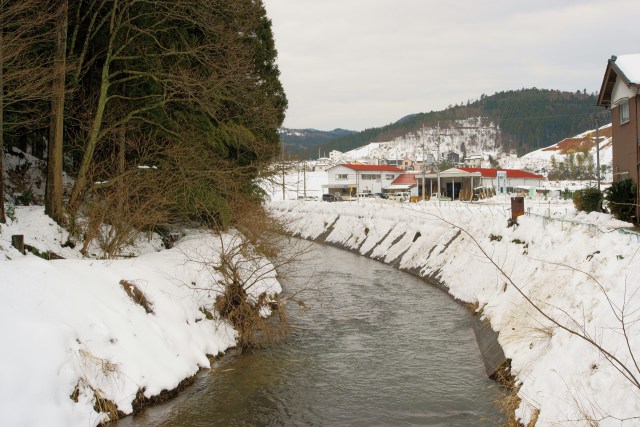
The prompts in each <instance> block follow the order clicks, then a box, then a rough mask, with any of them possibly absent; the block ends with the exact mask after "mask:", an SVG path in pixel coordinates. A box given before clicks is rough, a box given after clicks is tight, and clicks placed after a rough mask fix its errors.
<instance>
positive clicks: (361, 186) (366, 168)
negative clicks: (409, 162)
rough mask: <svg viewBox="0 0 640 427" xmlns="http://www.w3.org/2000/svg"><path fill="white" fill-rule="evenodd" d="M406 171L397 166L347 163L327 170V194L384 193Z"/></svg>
mask: <svg viewBox="0 0 640 427" xmlns="http://www.w3.org/2000/svg"><path fill="white" fill-rule="evenodd" d="M403 172H404V171H403V170H402V169H400V168H397V167H395V166H387V165H362V164H353V163H347V164H343V165H337V166H334V167H332V168H329V169H328V170H327V174H328V179H327V182H328V183H327V184H325V185H323V186H322V187H323V188H326V189H327V193H330V194H336V193H337V194H339V195H341V196H354V195H355V194H356V193H363V192H364V193H382V192H383V189H384V188H386V187H388V186H389V185H391V183H392V182H393V181H394V180H395V179H396V178H397V177H398V176H399V175H400V174H402V173H403Z"/></svg>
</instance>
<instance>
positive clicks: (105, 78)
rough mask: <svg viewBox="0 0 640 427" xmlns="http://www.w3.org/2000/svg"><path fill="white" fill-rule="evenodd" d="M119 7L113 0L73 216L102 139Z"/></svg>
mask: <svg viewBox="0 0 640 427" xmlns="http://www.w3.org/2000/svg"><path fill="white" fill-rule="evenodd" d="M117 8H118V1H117V0H116V1H114V2H113V6H112V7H111V20H110V25H109V44H108V46H107V51H106V54H105V59H104V63H103V64H102V74H101V78H100V94H99V95H98V105H97V106H96V112H95V115H94V116H93V122H92V124H91V129H90V130H89V138H88V140H87V143H86V145H85V149H84V154H83V156H82V160H81V161H80V167H79V169H78V176H77V177H76V182H75V183H74V185H73V190H72V191H71V197H70V199H69V205H68V208H67V210H68V212H69V214H70V215H71V216H72V217H75V216H76V214H77V213H78V209H79V208H80V201H81V200H80V198H81V195H82V193H83V191H84V190H85V186H86V185H87V173H88V172H89V166H90V165H91V163H92V162H93V153H94V152H95V149H96V146H97V145H98V140H99V139H100V131H101V130H102V120H103V118H104V113H105V109H106V107H107V98H108V94H109V82H110V80H109V69H110V66H111V59H112V57H111V54H112V52H113V43H114V33H115V28H114V27H115V20H116V11H117Z"/></svg>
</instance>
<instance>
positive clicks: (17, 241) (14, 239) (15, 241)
mask: <svg viewBox="0 0 640 427" xmlns="http://www.w3.org/2000/svg"><path fill="white" fill-rule="evenodd" d="M11 246H13V247H14V248H16V249H17V250H19V251H20V253H21V254H22V255H24V254H25V251H24V235H23V234H14V235H12V236H11Z"/></svg>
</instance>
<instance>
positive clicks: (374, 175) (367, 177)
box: [362, 173, 380, 181]
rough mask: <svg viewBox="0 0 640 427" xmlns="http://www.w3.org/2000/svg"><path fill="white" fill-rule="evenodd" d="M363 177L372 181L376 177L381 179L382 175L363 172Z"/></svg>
mask: <svg viewBox="0 0 640 427" xmlns="http://www.w3.org/2000/svg"><path fill="white" fill-rule="evenodd" d="M362 179H363V180H369V181H372V180H374V179H380V175H376V174H370V173H363V174H362Z"/></svg>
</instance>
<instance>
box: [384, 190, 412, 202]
mask: <svg viewBox="0 0 640 427" xmlns="http://www.w3.org/2000/svg"><path fill="white" fill-rule="evenodd" d="M409 197H410V194H409V193H408V192H406V191H400V192H398V193H389V200H395V201H396V202H404V201H406V200H409Z"/></svg>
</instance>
